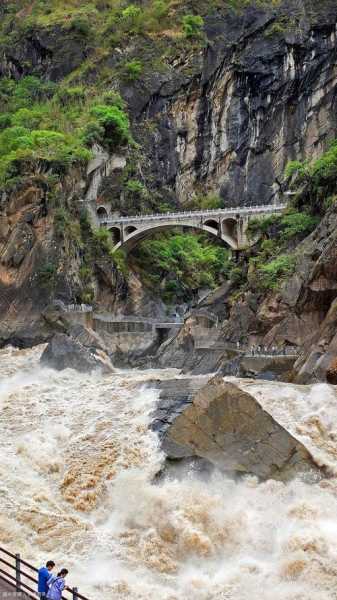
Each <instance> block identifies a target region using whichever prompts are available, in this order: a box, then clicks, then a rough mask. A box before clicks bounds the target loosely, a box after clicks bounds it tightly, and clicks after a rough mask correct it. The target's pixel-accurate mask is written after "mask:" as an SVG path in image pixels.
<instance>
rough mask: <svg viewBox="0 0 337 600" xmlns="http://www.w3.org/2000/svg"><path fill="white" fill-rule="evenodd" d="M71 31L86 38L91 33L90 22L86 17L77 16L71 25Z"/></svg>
mask: <svg viewBox="0 0 337 600" xmlns="http://www.w3.org/2000/svg"><path fill="white" fill-rule="evenodd" d="M70 29H71V30H72V31H75V32H76V33H78V34H80V35H82V36H84V37H88V36H89V34H90V31H91V27H90V22H89V20H88V19H87V18H86V17H85V16H82V15H79V16H76V17H74V18H73V19H72V21H71V23H70Z"/></svg>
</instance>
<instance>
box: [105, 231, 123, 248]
mask: <svg viewBox="0 0 337 600" xmlns="http://www.w3.org/2000/svg"><path fill="white" fill-rule="evenodd" d="M108 231H109V233H110V235H111V239H112V243H113V244H115V245H118V244H120V243H121V241H122V235H121V230H120V229H119V227H109V229H108Z"/></svg>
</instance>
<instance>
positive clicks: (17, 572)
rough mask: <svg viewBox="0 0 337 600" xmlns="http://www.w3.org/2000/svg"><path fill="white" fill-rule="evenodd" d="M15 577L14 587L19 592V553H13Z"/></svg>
mask: <svg viewBox="0 0 337 600" xmlns="http://www.w3.org/2000/svg"><path fill="white" fill-rule="evenodd" d="M15 579H16V589H17V591H18V592H19V591H20V590H21V560H20V554H16V555H15Z"/></svg>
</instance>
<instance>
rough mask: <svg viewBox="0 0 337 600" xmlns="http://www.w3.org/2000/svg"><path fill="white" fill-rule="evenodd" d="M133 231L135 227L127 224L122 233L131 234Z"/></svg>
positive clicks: (135, 229)
mask: <svg viewBox="0 0 337 600" xmlns="http://www.w3.org/2000/svg"><path fill="white" fill-rule="evenodd" d="M134 231H137V227H135V226H134V225H128V226H127V227H125V229H124V234H125V235H131V233H133V232H134Z"/></svg>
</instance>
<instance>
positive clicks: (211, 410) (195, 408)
mask: <svg viewBox="0 0 337 600" xmlns="http://www.w3.org/2000/svg"><path fill="white" fill-rule="evenodd" d="M176 383H177V384H178V385H179V382H178V381H177V382H176ZM160 402H162V405H161V413H160V414H159V413H158V412H157V413H156V417H157V421H156V426H155V427H154V428H155V429H157V430H158V431H159V435H160V436H161V438H162V448H163V450H164V451H165V453H166V455H167V457H168V458H171V459H189V458H191V457H199V458H203V459H206V460H207V461H209V462H210V463H211V464H213V465H215V466H216V467H218V468H220V469H221V470H223V471H227V472H231V473H236V472H240V473H251V474H255V475H257V476H258V477H260V478H270V477H273V478H277V479H288V478H291V477H293V476H295V475H297V474H298V473H302V472H308V471H311V472H318V470H319V469H318V467H317V466H316V465H315V463H314V461H313V459H312V456H311V455H310V453H309V451H308V450H307V449H306V448H305V447H304V445H303V444H301V442H300V441H298V440H297V439H295V438H294V437H293V436H292V435H291V434H290V433H289V432H288V431H287V430H286V429H284V428H283V427H282V426H281V425H280V424H279V423H277V422H276V421H275V419H274V418H273V417H272V416H271V415H270V414H269V413H268V412H266V411H265V410H264V409H263V408H262V406H261V405H260V404H259V402H258V401H257V400H256V399H255V398H254V397H253V396H251V395H250V394H249V393H247V392H246V391H244V390H242V389H240V388H239V387H238V386H236V385H234V384H233V383H231V382H226V381H224V380H223V379H222V378H221V377H215V378H213V379H212V380H211V381H209V382H208V383H206V385H204V386H203V387H201V389H199V391H197V392H196V393H195V394H194V395H192V397H191V395H188V394H185V401H184V402H182V398H179V399H178V401H177V406H176V407H173V406H172V399H167V398H166V399H165V394H164V396H162V400H160ZM165 406H166V407H167V408H168V410H167V415H165ZM166 417H167V420H166ZM158 418H159V419H160V423H161V425H160V424H159V420H158Z"/></svg>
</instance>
